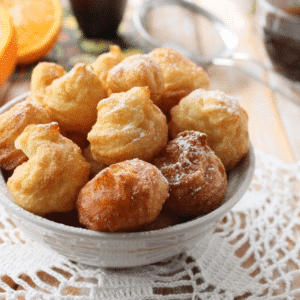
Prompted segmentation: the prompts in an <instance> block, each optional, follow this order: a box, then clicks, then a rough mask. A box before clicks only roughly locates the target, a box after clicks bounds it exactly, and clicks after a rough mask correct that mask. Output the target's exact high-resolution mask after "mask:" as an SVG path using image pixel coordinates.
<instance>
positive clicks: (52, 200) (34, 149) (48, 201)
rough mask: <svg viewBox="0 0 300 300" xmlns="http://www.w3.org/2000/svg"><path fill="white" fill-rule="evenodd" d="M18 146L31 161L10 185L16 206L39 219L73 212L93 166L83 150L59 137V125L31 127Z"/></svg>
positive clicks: (21, 166)
mask: <svg viewBox="0 0 300 300" xmlns="http://www.w3.org/2000/svg"><path fill="white" fill-rule="evenodd" d="M15 145H16V148H17V149H21V150H22V151H23V152H24V153H25V154H26V155H27V156H28V158H29V160H28V161H27V162H25V163H23V164H22V165H20V166H18V167H17V168H16V169H15V171H14V173H13V175H12V176H11V177H10V178H9V179H8V181H7V187H8V189H9V191H10V192H11V194H12V196H13V198H14V200H15V202H16V203H17V204H18V205H19V206H21V207H23V208H24V209H26V210H28V211H30V212H32V213H34V214H37V215H44V214H46V213H51V212H69V211H71V210H72V209H74V208H75V201H76V197H77V195H78V193H79V190H80V189H81V187H82V186H84V185H85V184H86V183H87V182H88V179H89V170H90V166H89V164H88V163H87V162H86V161H85V159H84V158H83V156H82V155H81V150H80V148H79V147H78V146H77V145H75V144H74V143H73V142H72V141H70V140H69V139H67V138H65V137H63V136H62V135H61V134H60V133H59V126H58V124H57V123H56V122H52V123H49V124H38V125H36V124H34V125H29V126H27V127H26V128H25V130H24V131H23V133H22V134H21V135H20V136H19V137H18V138H17V139H16V142H15Z"/></svg>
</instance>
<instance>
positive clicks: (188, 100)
mask: <svg viewBox="0 0 300 300" xmlns="http://www.w3.org/2000/svg"><path fill="white" fill-rule="evenodd" d="M169 128H170V132H171V135H172V137H175V136H176V135H177V134H178V132H181V131H185V130H197V131H200V132H204V133H206V134H207V137H208V145H209V147H210V148H211V149H212V150H213V151H215V153H216V154H217V156H219V157H220V159H221V161H222V162H223V164H224V166H225V168H226V170H227V171H228V170H230V169H232V168H233V167H234V166H236V165H237V164H238V163H239V162H240V160H241V159H242V158H243V157H244V156H245V155H246V154H247V153H248V151H249V134H248V115H247V113H246V111H245V110H244V109H243V108H242V107H241V106H240V105H239V103H238V101H237V100H235V99H234V98H233V97H231V96H229V95H226V94H225V93H223V92H220V91H205V90H203V89H198V90H195V91H194V92H192V93H191V94H189V95H188V96H186V97H185V98H183V99H182V100H181V101H180V103H179V104H178V105H177V106H175V107H174V108H172V110H171V122H170V123H169Z"/></svg>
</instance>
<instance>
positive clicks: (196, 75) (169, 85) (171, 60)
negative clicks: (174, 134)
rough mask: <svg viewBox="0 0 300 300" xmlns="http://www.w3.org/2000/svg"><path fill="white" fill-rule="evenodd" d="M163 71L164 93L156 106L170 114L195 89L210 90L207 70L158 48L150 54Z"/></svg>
mask: <svg viewBox="0 0 300 300" xmlns="http://www.w3.org/2000/svg"><path fill="white" fill-rule="evenodd" d="M149 55H150V56H151V57H153V59H154V60H155V61H156V62H157V63H158V65H159V66H160V67H161V69H162V71H163V77H164V91H163V94H162V96H161V98H160V100H159V101H158V102H156V105H157V106H158V107H159V108H160V109H161V110H162V111H163V112H165V113H168V112H169V111H170V109H171V107H173V106H174V105H176V104H178V102H179V100H180V99H181V98H183V97H185V96H186V95H188V94H189V93H190V92H192V91H193V90H195V89H198V88H203V89H208V88H209V86H210V81H209V78H208V75H207V73H206V72H205V70H204V69H203V68H201V67H199V66H198V65H196V64H195V63H194V62H192V61H191V60H189V59H188V58H186V57H185V56H183V55H182V54H180V53H179V52H177V51H175V50H173V49H170V48H164V47H162V48H156V49H154V50H153V51H151V52H150V54H149Z"/></svg>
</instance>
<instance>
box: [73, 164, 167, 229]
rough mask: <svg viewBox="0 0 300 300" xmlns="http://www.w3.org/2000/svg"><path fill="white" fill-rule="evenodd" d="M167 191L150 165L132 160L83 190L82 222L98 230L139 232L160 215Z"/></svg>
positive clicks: (79, 204)
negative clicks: (138, 230) (139, 229)
mask: <svg viewBox="0 0 300 300" xmlns="http://www.w3.org/2000/svg"><path fill="white" fill-rule="evenodd" d="M168 189H169V187H168V183H167V180H166V179H165V178H164V176H163V175H162V174H161V172H160V171H159V170H158V169H157V168H156V167H155V166H153V165H151V164H150V163H147V162H144V161H142V160H139V159H132V160H127V161H124V162H120V163H118V164H114V165H111V166H109V167H107V168H105V169H104V170H102V171H101V172H100V173H98V175H97V176H96V177H94V178H93V179H92V180H91V181H89V182H88V183H87V184H86V185H85V186H84V187H83V188H82V189H81V191H80V193H79V196H78V200H77V211H78V215H79V221H80V223H81V224H83V225H84V226H86V227H87V228H89V229H92V230H97V231H104V232H126V231H134V230H137V229H138V228H140V227H141V226H143V225H145V224H146V223H149V222H151V221H153V220H154V219H155V218H156V217H157V216H158V214H159V213H160V212H161V210H162V206H163V204H164V202H165V200H166V198H167V197H168Z"/></svg>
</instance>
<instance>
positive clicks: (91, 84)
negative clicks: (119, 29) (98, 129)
mask: <svg viewBox="0 0 300 300" xmlns="http://www.w3.org/2000/svg"><path fill="white" fill-rule="evenodd" d="M45 91H46V94H45V97H44V101H43V105H44V106H45V108H46V109H47V111H48V112H49V113H50V115H51V116H52V118H53V120H54V121H56V122H58V123H59V127H60V130H61V131H62V132H64V131H70V132H82V133H88V132H89V131H90V130H91V128H92V126H93V125H94V123H95V122H96V119H97V104H98V102H99V101H100V100H102V99H103V98H105V97H106V95H107V93H106V89H105V88H104V87H103V84H102V83H101V81H100V79H99V78H98V76H97V75H96V74H95V73H94V72H93V71H92V68H91V67H90V66H87V65H84V64H77V65H75V66H74V67H73V69H72V70H71V71H70V72H69V73H67V74H65V75H64V76H62V77H60V78H58V79H56V80H54V81H53V82H52V83H51V84H50V85H49V86H47V87H46V89H45Z"/></svg>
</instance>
